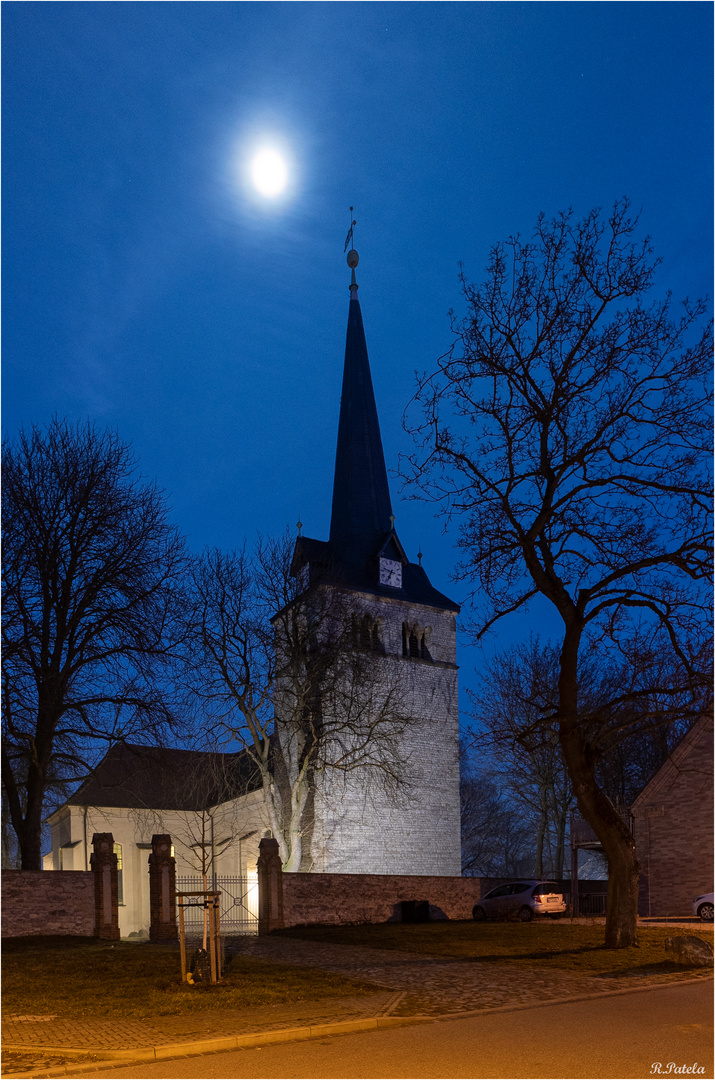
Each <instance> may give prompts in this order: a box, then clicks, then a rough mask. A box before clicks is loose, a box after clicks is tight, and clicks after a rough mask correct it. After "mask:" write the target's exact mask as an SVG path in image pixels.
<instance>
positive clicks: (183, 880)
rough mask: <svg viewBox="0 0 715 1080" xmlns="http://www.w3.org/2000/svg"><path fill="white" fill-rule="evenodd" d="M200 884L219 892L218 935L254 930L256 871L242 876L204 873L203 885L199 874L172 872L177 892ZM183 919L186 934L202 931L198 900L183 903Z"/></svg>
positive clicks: (202, 919) (192, 934) (191, 888)
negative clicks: (190, 905)
mask: <svg viewBox="0 0 715 1080" xmlns="http://www.w3.org/2000/svg"><path fill="white" fill-rule="evenodd" d="M204 888H207V889H213V890H214V891H216V892H219V893H220V894H221V895H220V898H219V915H220V920H221V937H230V936H232V935H233V934H257V933H258V877H257V875H256V874H248V875H247V876H245V877H238V876H231V875H226V874H208V875H207V877H206V885H204V879H203V877H202V876H201V875H200V874H177V875H176V891H177V892H190V891H191V890H194V889H196V890H199V889H204ZM184 919H185V923H186V935H187V938H188V937H192V938H193V937H200V936H202V935H203V925H204V910H203V905H202V904H201V905H197V906H196V907H186V908H185V909H184Z"/></svg>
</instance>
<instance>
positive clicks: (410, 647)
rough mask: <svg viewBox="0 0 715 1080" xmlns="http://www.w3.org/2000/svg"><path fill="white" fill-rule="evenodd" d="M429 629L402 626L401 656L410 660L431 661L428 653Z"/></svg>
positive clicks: (407, 624)
mask: <svg viewBox="0 0 715 1080" xmlns="http://www.w3.org/2000/svg"><path fill="white" fill-rule="evenodd" d="M431 633H432V631H431V627H429V626H425V627H421V626H410V625H409V623H403V624H402V655H403V656H406V657H407V658H408V659H410V660H429V661H431V660H432V654H431V653H430V651H429V642H430V637H431Z"/></svg>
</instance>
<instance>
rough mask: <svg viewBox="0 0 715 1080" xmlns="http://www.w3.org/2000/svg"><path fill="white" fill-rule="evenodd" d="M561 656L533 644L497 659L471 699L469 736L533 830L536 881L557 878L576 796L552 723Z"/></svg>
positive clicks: (553, 722)
mask: <svg viewBox="0 0 715 1080" xmlns="http://www.w3.org/2000/svg"><path fill="white" fill-rule="evenodd" d="M557 681H558V650H554V649H550V648H548V647H546V648H544V647H542V645H541V644H540V642H539V639H538V638H532V639H531V640H530V641H529V642H527V643H525V644H522V645H517V646H514V647H512V648H510V649H507V650H505V651H504V652H501V653H498V654H497V655H496V656H495V657H494V658H493V659H492V660H491V661H490V662H489V663H487V665H486V667H485V669H484V670H483V671H482V673H481V680H480V686H479V689H478V690H477V691H475V692H473V693H471V694H470V697H471V700H472V710H471V711H472V718H473V726H472V728H471V737H472V739H473V740H474V743H475V744H476V745H478V746H479V749H480V751H481V752H482V753H483V754H485V755H486V756H487V757H488V759H489V760H491V762H492V763H493V769H494V773H495V775H497V776H498V777H499V779H500V782H501V785H502V787H503V789H504V790H505V792H508V793H509V794H510V796H511V799H512V800H513V801H514V803H515V804H516V805H517V806H520V807H521V808H522V809H523V811H524V814H525V818H526V820H529V821H530V822H533V826H534V867H533V872H534V875H535V876H536V877H543V876H544V874H546V873H548V874H551V875H553V876H556V877H559V878H560V877H561V875H562V874H563V870H564V859H565V849H566V830H567V823H568V815H569V811H570V810H571V808H572V806H573V803H574V798H573V793H572V789H571V782H570V780H569V777H568V773H567V771H566V768H565V765H564V762H563V757H562V754H561V748H560V746H559V739H558V725H557V724H556V723H555V721H554V720H553V716H554V711H555V701H556V699H555V690H556V685H557Z"/></svg>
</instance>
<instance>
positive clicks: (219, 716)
mask: <svg viewBox="0 0 715 1080" xmlns="http://www.w3.org/2000/svg"><path fill="white" fill-rule="evenodd" d="M292 548H293V542H292V540H291V538H290V537H288V536H284V537H281V538H279V539H278V540H266V539H263V540H261V541H260V542H259V543H258V545H257V546H256V548H255V550H254V551H252V552H250V553H249V552H247V551H245V550H243V551H240V552H232V553H229V554H224V553H222V552H220V551H216V550H212V551H208V552H206V553H205V554H204V556H203V557H201V558H200V559H197V560H196V561H195V563H194V567H193V586H194V597H195V606H194V609H193V614H192V617H191V627H192V632H193V638H192V644H191V653H190V670H189V674H188V681H189V683H190V685H191V686H192V687H193V688H194V693H195V694H196V696H197V698H198V699H199V700H200V701H201V703H202V708H203V709H204V710H205V711H206V716H207V718H208V717H210V718H211V720H210V722H211V724H212V728H213V732H214V735H215V737H216V738H218V739H222V740H223V741H224V742H225V744H226V745H230V746H233V747H236V746H243V747H245V750H246V753H247V754H249V755H250V756H251V758H252V760H253V761H254V762H255V764H256V766H257V768H258V769H259V770H260V772H261V776H262V782H263V792H264V797H265V805H266V811H267V814H268V817H269V820H270V824H271V829H272V831H273V833H274V835H275V837H276V839H277V840H278V842H279V846H280V849H281V857H282V859H283V862H284V866H285V867H286V868H287V869H290V870H293V869H296V870H297V869H300V868H301V865H303V868H305V865H304V856H305V857H306V858H307V857H308V855H307V848H308V847H309V845H308V844H306V843H305V841H306V840H307V839H308V838H309V837H310V834H311V830H312V826H313V817H312V812H313V797H314V793H315V782H316V777H317V776H318V775H319V774H323V773H325V772H326V771H327V772H330V773H331V775H332V776H333V777H338V776H340V775H343V776H345V775H347V774H348V773H351V772H353V771H355V770H358V769H359V770H361V771H362V774H363V781H364V783H365V785H366V787H369V786H370V784H371V783H372V784H374V785H376V786H377V787H379V788H382V789H385V788H387V789H389V790H390V791H392V792H396V791H397V789H399V788H400V787H401V786H402V785H404V783H405V782H406V774H407V766H408V763H406V762H405V760H404V758H403V756H402V754H403V751H402V736H403V734H404V730H405V727H406V725H407V724H408V723H409V720H408V719H407V718H406V717H405V716H404V715H403V712H402V710H401V702H400V699H399V694H398V682H397V679H396V678H395V677H393V673H392V671H391V668H390V658H388V657H380V658H379V661H378V663H377V664H376V662H375V661H376V659H377V658H376V657H374V656H372V655H370V656H368V655H367V654H366V653H365V652H364V650H362V649H361V648H360V647H359V643H358V642H356V641H355V640H354V637H353V629H352V622H351V620H350V617H349V610H347V609H346V603H345V597H344V596H342V594H341V593H340V590H339V588H335V587H333V586H331V587H326V586H320V585H318V586H316V587H311V589H309V590H308V591H307V592H306V593H304V594H303V595H301V596H297V595H296V583H295V579H294V578H293V577H292V576H291V573H290V565H291V554H292Z"/></svg>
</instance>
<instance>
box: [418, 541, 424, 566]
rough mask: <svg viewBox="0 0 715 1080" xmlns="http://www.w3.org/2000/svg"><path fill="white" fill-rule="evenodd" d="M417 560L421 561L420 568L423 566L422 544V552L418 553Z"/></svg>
mask: <svg viewBox="0 0 715 1080" xmlns="http://www.w3.org/2000/svg"><path fill="white" fill-rule="evenodd" d="M417 558H418V559H419V563H420V566H422V558H423V555H422V544H420V550H419V551H418V552H417Z"/></svg>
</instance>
